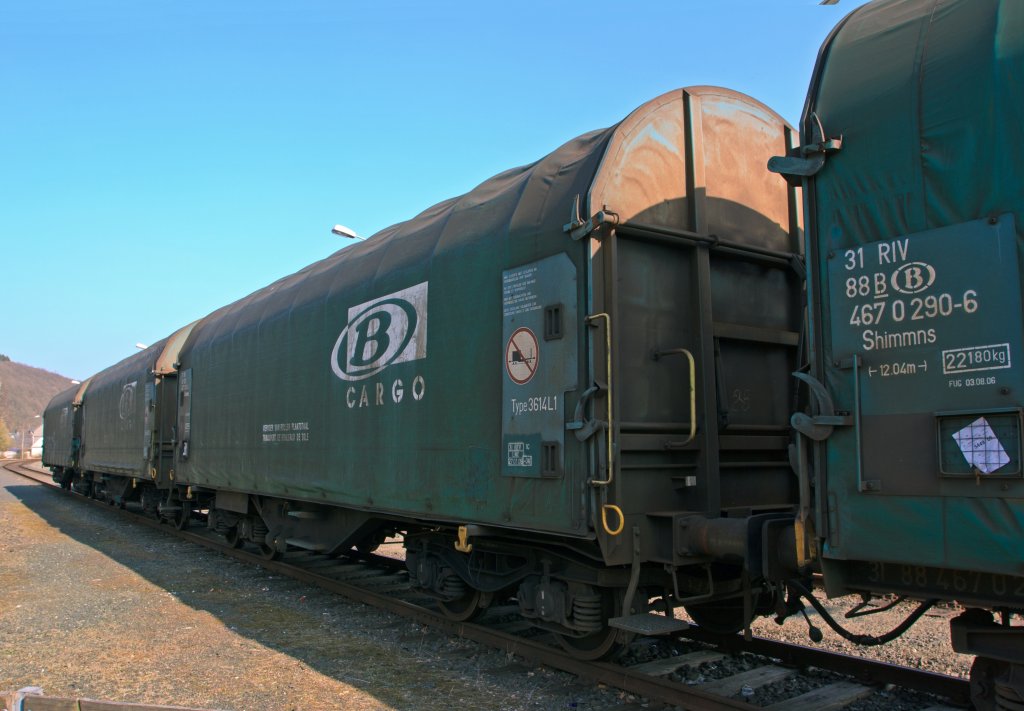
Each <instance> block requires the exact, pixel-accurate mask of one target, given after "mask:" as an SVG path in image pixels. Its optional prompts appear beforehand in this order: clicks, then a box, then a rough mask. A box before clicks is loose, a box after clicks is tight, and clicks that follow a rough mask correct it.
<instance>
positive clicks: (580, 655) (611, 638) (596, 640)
mask: <svg viewBox="0 0 1024 711" xmlns="http://www.w3.org/2000/svg"><path fill="white" fill-rule="evenodd" d="M555 637H557V638H558V643H559V644H560V645H562V649H564V650H565V651H566V652H568V653H569V654H571V655H572V656H573V657H575V658H576V659H582V660H584V661H593V660H595V659H603V658H604V657H613V656H615V654H617V653H618V652H619V651H620V650H621V649H622V647H623V644H622V643H621V642H620V641H619V639H618V637H619V630H617V629H615V628H614V627H605V628H604V629H603V630H601V631H600V632H594V633H593V634H588V635H587V636H586V637H569V636H567V635H561V634H556V635H555Z"/></svg>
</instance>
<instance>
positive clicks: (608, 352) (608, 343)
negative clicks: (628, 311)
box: [584, 313, 615, 486]
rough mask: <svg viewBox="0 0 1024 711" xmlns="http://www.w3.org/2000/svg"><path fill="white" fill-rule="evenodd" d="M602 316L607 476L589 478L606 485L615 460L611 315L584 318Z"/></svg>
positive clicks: (610, 480)
mask: <svg viewBox="0 0 1024 711" xmlns="http://www.w3.org/2000/svg"><path fill="white" fill-rule="evenodd" d="M599 318H603V319H604V322H605V329H604V331H605V334H604V336H605V338H604V340H605V364H606V367H607V369H608V459H607V461H608V478H607V479H603V480H602V479H591V480H590V482H589V483H590V484H591V485H592V486H608V485H609V484H611V483H612V480H613V479H614V478H615V462H614V460H613V458H612V457H613V448H612V437H614V436H615V428H614V427H613V426H612V317H611V316H609V315H608V314H607V313H599V314H591V315H590V316H587V317H586V318H585V319H584V320H585V321H586V322H587V323H588V324H589V323H590V322H591V321H594V320H596V319H599Z"/></svg>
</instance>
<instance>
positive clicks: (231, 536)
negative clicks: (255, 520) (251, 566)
mask: <svg viewBox="0 0 1024 711" xmlns="http://www.w3.org/2000/svg"><path fill="white" fill-rule="evenodd" d="M224 540H226V541H227V542H228V545H229V546H231V547H232V548H241V547H242V543H244V542H245V541H244V540H243V539H242V532H241V531H240V530H238V526H232V527H231V528H229V529H228V530H227V531H226V532H225V533H224Z"/></svg>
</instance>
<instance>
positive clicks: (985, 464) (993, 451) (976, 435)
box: [953, 417, 1010, 474]
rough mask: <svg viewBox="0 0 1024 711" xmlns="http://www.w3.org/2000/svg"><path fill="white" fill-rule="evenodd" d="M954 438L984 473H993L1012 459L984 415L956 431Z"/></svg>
mask: <svg viewBox="0 0 1024 711" xmlns="http://www.w3.org/2000/svg"><path fill="white" fill-rule="evenodd" d="M953 439H955V440H956V443H957V445H959V447H960V451H961V452H963V453H964V458H966V459H967V462H968V463H969V464H970V465H971V466H972V467H977V469H978V470H979V471H981V473H983V474H991V473H992V472H994V471H995V470H996V469H999V468H1001V467H1003V466H1005V465H1006V464H1008V463H1009V461H1010V457H1009V455H1007V454H1006V450H1005V449H1003V445H1002V443H1001V442H1000V441H999V439H998V438H997V437H996V433H995V432H993V431H992V428H991V427H990V426H989V424H988V420H986V419H985V418H984V417H979V418H978V419H976V420H975V421H974V422H972V423H971V424H969V425H967V427H964V428H963V429H962V430H960V431H959V432H954V433H953Z"/></svg>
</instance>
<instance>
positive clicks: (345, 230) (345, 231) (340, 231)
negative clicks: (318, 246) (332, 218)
mask: <svg viewBox="0 0 1024 711" xmlns="http://www.w3.org/2000/svg"><path fill="white" fill-rule="evenodd" d="M331 233H332V234H336V235H338V236H339V237H345V238H346V239H357V240H360V241H362V240H365V239H366V238H365V237H360V236H359V235H357V234H356V231H355V230H353V229H352V228H351V227H345V225H335V226H334V227H332V228H331Z"/></svg>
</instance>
